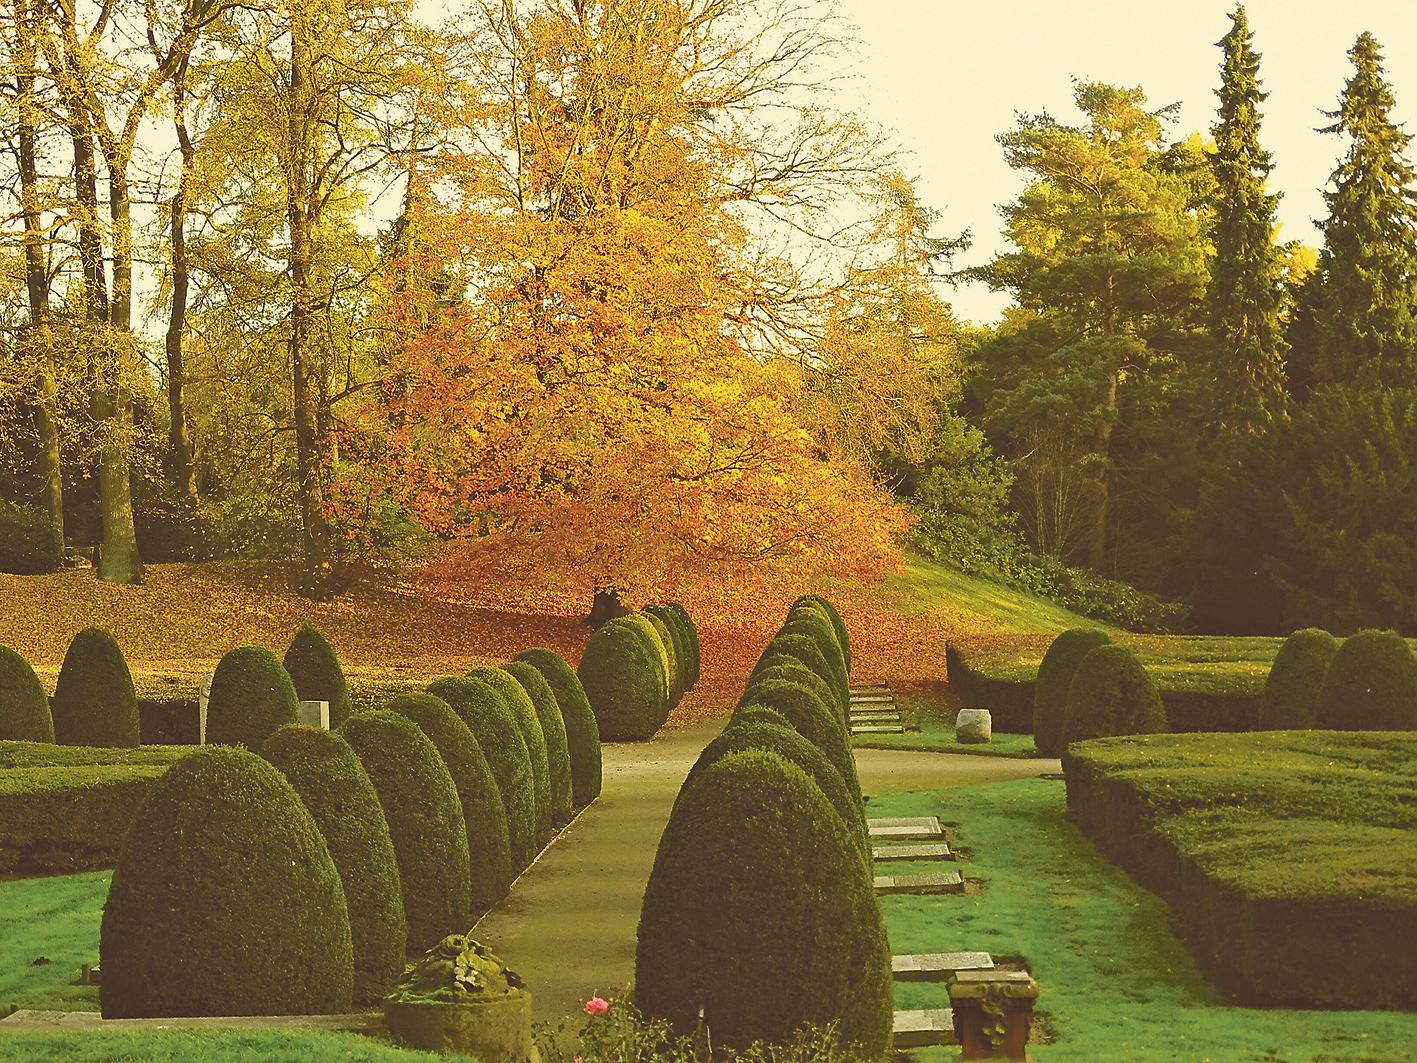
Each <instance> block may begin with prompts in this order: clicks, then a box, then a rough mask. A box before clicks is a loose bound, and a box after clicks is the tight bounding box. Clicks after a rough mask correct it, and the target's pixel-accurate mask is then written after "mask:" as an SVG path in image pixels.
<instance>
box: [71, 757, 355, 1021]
mask: <svg viewBox="0 0 1417 1063" xmlns="http://www.w3.org/2000/svg"><path fill="white" fill-rule="evenodd" d="M99 958H100V962H101V964H102V967H103V975H104V977H103V984H102V987H101V988H100V990H99V1000H100V1003H101V1004H102V1006H103V1016H104V1018H106V1019H119V1018H141V1017H145V1016H177V1015H328V1014H337V1013H339V1012H345V1011H348V1010H349V1007H350V1000H351V993H352V987H353V980H354V958H353V946H352V943H351V937H350V926H349V908H348V905H347V904H346V901H345V894H344V888H343V886H342V884H341V882H340V875H339V871H338V870H337V869H336V867H335V864H334V861H333V860H332V859H331V858H330V853H329V851H328V850H327V849H326V847H325V840H324V838H322V837H321V835H320V831H319V829H318V828H317V827H316V825H315V821H314V820H313V819H312V818H311V816H310V813H309V812H308V811H306V809H305V806H304V804H302V803H301V800H300V798H299V797H298V796H296V793H295V790H293V789H292V788H291V785H290V783H288V782H286V780H285V777H284V776H282V775H281V773H280V772H278V771H277V770H276V769H275V768H273V767H271V765H269V764H267V763H266V762H265V761H264V760H262V759H261V758H260V757H258V756H256V755H255V754H254V753H251V752H248V751H246V750H244V749H229V748H220V747H213V746H208V747H207V748H205V749H200V750H197V751H195V752H193V753H191V754H189V755H188V756H186V757H183V758H182V759H181V760H180V761H178V762H177V763H176V764H174V765H172V767H170V768H168V769H167V772H166V774H164V775H163V777H162V778H161V779H160V780H158V781H157V782H156V783H155V784H154V785H153V788H152V791H151V792H150V793H149V795H148V798H147V800H146V801H144V802H143V806H142V808H141V809H140V810H139V811H138V814H137V816H136V818H135V819H134V820H133V825H132V827H131V828H130V829H129V831H128V836H127V838H126V839H125V840H124V844H123V852H122V855H121V856H120V857H119V858H118V866H117V867H115V868H114V870H113V882H112V885H111V886H110V887H109V891H108V901H107V903H106V904H105V905H104V909H103V923H102V929H101V931H100V940H99Z"/></svg>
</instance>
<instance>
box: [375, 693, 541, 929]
mask: <svg viewBox="0 0 1417 1063" xmlns="http://www.w3.org/2000/svg"><path fill="white" fill-rule="evenodd" d="M384 707H385V708H386V709H388V710H389V711H390V712H396V713H398V714H399V715H400V716H407V717H408V718H409V719H410V720H412V721H413V722H414V723H416V724H417V725H418V729H419V730H420V731H422V732H423V733H424V734H425V735H427V736H428V739H429V741H431V742H432V743H433V745H434V746H436V747H437V749H438V755H439V756H441V757H442V758H443V763H444V764H445V765H446V766H447V768H448V774H449V775H451V776H452V777H453V786H454V787H455V788H456V789H457V792H458V803H459V804H460V805H461V806H462V815H463V823H464V824H465V825H466V827H467V852H468V871H469V874H470V877H471V885H472V893H471V905H472V908H473V909H474V910H477V911H480V910H482V909H484V908H491V907H492V905H494V904H496V903H497V902H498V901H500V900H501V899H502V898H503V897H505V896H506V895H507V890H509V889H510V888H511V886H512V878H513V875H512V851H511V836H510V835H509V834H508V831H507V809H506V806H505V805H503V804H502V791H501V790H500V789H498V787H497V778H496V776H495V775H493V774H492V768H491V767H490V766H489V765H488V763H487V758H486V756H484V755H483V752H482V747H481V745H479V744H478V741H477V737H476V736H475V735H474V734H473V733H472V729H471V728H470V727H468V725H467V724H466V723H464V722H463V721H462V718H461V717H459V716H458V715H457V713H455V712H454V711H453V710H452V707H451V706H449V705H448V703H447V702H446V701H444V700H443V699H442V698H439V697H435V696H434V695H432V694H417V693H415V694H400V695H399V696H398V697H396V698H394V699H393V700H392V701H390V702H389V703H388V704H387V705H385V706H384Z"/></svg>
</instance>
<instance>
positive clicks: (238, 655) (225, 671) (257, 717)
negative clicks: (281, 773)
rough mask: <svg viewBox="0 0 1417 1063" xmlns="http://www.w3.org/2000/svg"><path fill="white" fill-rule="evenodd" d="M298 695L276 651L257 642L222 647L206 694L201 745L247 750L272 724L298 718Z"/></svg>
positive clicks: (261, 741) (264, 736)
mask: <svg viewBox="0 0 1417 1063" xmlns="http://www.w3.org/2000/svg"><path fill="white" fill-rule="evenodd" d="M299 713H300V699H299V698H297V697H296V696H295V685H294V684H293V683H291V681H290V674H289V673H288V672H287V671H286V670H285V666H284V665H283V664H281V663H280V661H279V660H278V659H277V658H276V655H275V654H274V653H272V652H271V651H270V650H267V649H264V648H262V647H260V646H238V647H236V649H234V650H229V651H227V654H226V656H224V657H223V658H222V659H221V661H220V662H219V663H218V664H217V666H216V673H215V674H214V675H213V676H212V693H211V697H209V698H208V699H207V745H209V746H241V747H242V748H243V749H249V750H252V751H253V752H254V751H256V750H258V749H260V748H261V746H262V745H263V744H264V743H265V741H266V739H267V738H269V737H270V736H271V735H273V734H275V732H276V730H277V729H278V728H281V727H284V726H285V725H286V724H288V723H296V722H298V720H299Z"/></svg>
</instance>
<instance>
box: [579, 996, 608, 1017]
mask: <svg viewBox="0 0 1417 1063" xmlns="http://www.w3.org/2000/svg"><path fill="white" fill-rule="evenodd" d="M609 1010H610V1004H609V1002H608V1001H605V1000H601V999H600V997H591V998H590V999H589V1000H587V1001H586V1002H585V1013H586V1014H587V1015H599V1014H600V1013H601V1012H602V1011H609Z"/></svg>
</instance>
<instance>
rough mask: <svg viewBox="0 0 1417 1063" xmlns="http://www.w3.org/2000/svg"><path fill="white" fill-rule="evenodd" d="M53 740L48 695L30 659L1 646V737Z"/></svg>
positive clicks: (34, 740)
mask: <svg viewBox="0 0 1417 1063" xmlns="http://www.w3.org/2000/svg"><path fill="white" fill-rule="evenodd" d="M3 739H10V740H13V741H17V742H53V741H54V718H53V717H52V716H50V714H49V695H48V694H46V693H45V692H44V684H43V683H41V682H40V681H39V676H37V675H35V674H34V669H33V668H31V667H30V665H29V662H28V661H27V660H25V659H24V658H23V657H21V656H20V655H19V654H18V653H16V652H15V651H14V650H12V649H10V647H9V646H0V740H3Z"/></svg>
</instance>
